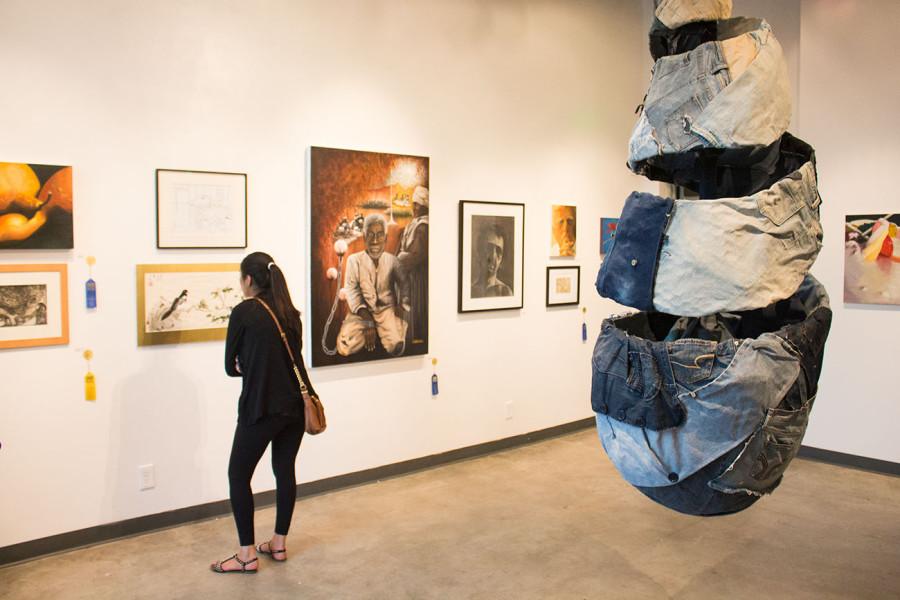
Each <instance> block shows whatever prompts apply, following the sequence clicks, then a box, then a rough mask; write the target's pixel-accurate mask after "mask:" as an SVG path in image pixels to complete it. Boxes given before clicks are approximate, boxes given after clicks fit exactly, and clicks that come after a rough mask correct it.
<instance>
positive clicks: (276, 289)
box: [210, 252, 315, 574]
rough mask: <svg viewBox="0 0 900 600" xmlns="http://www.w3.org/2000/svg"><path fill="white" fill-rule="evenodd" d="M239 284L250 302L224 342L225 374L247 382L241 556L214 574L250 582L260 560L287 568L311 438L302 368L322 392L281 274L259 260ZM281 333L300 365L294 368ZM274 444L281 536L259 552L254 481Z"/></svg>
mask: <svg viewBox="0 0 900 600" xmlns="http://www.w3.org/2000/svg"><path fill="white" fill-rule="evenodd" d="M240 282H241V290H242V292H243V294H244V297H245V298H246V300H244V301H243V302H241V303H240V304H238V305H237V306H236V307H235V308H234V310H233V311H232V313H231V318H230V320H229V321H228V337H227V339H226V342H225V372H226V373H228V375H230V376H232V377H241V378H242V387H241V395H240V399H239V401H238V422H237V428H236V429H235V432H234V442H233V444H232V448H231V458H230V460H229V463H228V482H229V486H230V494H231V508H232V511H233V513H234V520H235V524H236V525H237V530H238V540H239V545H240V548H239V549H238V551H237V552H236V553H235V554H234V555H233V556H231V557H229V558H226V559H224V560H219V561H216V562H215V563H213V564H211V565H210V568H211V569H212V570H213V571H215V572H216V573H244V574H248V573H255V572H256V571H257V569H258V568H259V560H258V555H260V554H262V555H265V556H267V557H269V558H271V559H272V560H275V561H284V560H287V547H286V539H287V535H288V531H289V529H290V526H291V517H292V516H293V511H294V503H295V502H296V495H297V481H296V475H295V473H294V463H295V461H296V458H297V453H298V451H299V450H300V441H301V440H302V439H303V433H304V413H303V398H302V396H301V390H300V386H299V382H298V381H297V379H296V375H295V373H294V366H295V365H296V367H297V368H298V370H299V372H300V376H301V378H302V380H303V381H304V382H305V385H306V387H307V388H308V390H309V393H310V394H312V395H315V390H314V389H313V387H312V382H311V381H310V380H309V376H308V374H307V372H306V367H305V365H304V363H303V358H302V355H301V352H300V350H301V336H302V329H301V323H300V313H299V311H297V309H296V308H295V307H294V304H293V302H292V300H291V295H290V292H288V287H287V282H286V281H285V278H284V273H282V271H281V268H280V267H279V266H278V265H277V264H276V263H275V260H274V259H273V258H272V257H271V256H269V255H268V254H265V253H263V252H254V253H252V254H249V255H248V256H247V257H246V258H244V260H243V261H242V262H241V274H240ZM270 311H271V313H270ZM273 316H274V319H273ZM275 319H277V322H276V320H275ZM279 326H280V329H281V330H283V331H284V332H285V337H286V341H287V343H288V345H289V346H290V349H291V352H290V355H292V356H293V357H294V360H296V363H295V365H293V364H291V362H292V361H291V358H290V355H289V353H288V351H287V348H285V345H284V342H283V341H282V337H281V334H280V332H279ZM269 444H271V446H272V471H273V472H274V474H275V482H276V491H275V501H276V516H275V531H274V532H273V534H272V536H271V537H270V538H269V539H268V540H267V541H265V542H262V543H261V544H258V545H254V544H255V535H254V529H253V491H252V489H251V488H250V479H251V477H252V476H253V471H254V470H255V469H256V465H257V463H258V462H259V460H260V458H262V455H263V453H264V452H265V450H266V448H267V447H268V446H269Z"/></svg>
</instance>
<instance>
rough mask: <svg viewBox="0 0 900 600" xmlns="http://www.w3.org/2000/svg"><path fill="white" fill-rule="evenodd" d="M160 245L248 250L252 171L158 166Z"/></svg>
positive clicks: (157, 202) (158, 236) (157, 238)
mask: <svg viewBox="0 0 900 600" xmlns="http://www.w3.org/2000/svg"><path fill="white" fill-rule="evenodd" d="M156 247H157V248H246V247H247V175H246V174H244V173H214V172H209V171H181V170H176V169H157V170H156Z"/></svg>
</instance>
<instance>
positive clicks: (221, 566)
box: [209, 546, 259, 574]
mask: <svg viewBox="0 0 900 600" xmlns="http://www.w3.org/2000/svg"><path fill="white" fill-rule="evenodd" d="M209 568H210V569H212V570H213V571H215V572H216V573H248V574H249V573H256V570H257V569H259V561H258V560H257V558H256V549H255V548H254V547H253V546H241V549H240V550H239V551H238V553H237V554H235V555H233V556H230V557H228V558H226V559H224V560H218V561H216V562H214V563H212V564H211V565H209Z"/></svg>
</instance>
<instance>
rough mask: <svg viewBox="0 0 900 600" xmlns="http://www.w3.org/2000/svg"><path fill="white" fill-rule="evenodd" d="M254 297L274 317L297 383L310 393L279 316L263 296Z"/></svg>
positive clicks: (305, 391)
mask: <svg viewBox="0 0 900 600" xmlns="http://www.w3.org/2000/svg"><path fill="white" fill-rule="evenodd" d="M253 299H254V300H256V301H257V302H259V303H260V304H262V305H263V308H265V309H266V312H268V313H269V315H270V316H271V317H272V320H273V321H275V327H277V328H278V333H279V334H280V335H281V341H282V342H284V347H285V349H286V350H287V351H288V356H290V357H291V366H292V367H294V375H296V376H297V383H299V384H300V391H301V392H303V393H304V394H308V393H309V390H308V389H307V387H306V384H305V383H304V382H303V377H302V376H301V375H300V369H298V368H297V363H296V361H295V360H294V352H293V351H292V350H291V345H290V344H288V341H287V336H286V335H284V329H282V328H281V323H279V322H278V317H276V316H275V313H274V312H272V309H271V308H269V305H268V304H266V303H265V301H264V300H263V299H262V298H258V297H256V296H254V297H253Z"/></svg>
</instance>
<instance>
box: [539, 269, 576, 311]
mask: <svg viewBox="0 0 900 600" xmlns="http://www.w3.org/2000/svg"><path fill="white" fill-rule="evenodd" d="M580 301H581V267H547V306H570V305H574V304H578V303H579V302H580Z"/></svg>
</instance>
